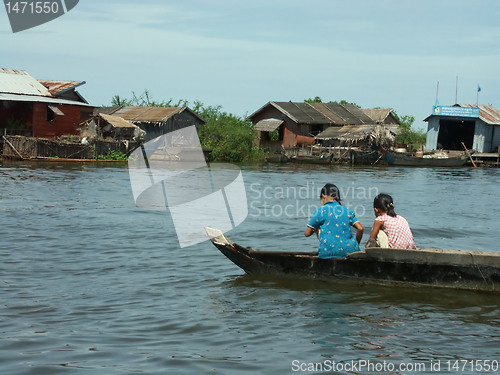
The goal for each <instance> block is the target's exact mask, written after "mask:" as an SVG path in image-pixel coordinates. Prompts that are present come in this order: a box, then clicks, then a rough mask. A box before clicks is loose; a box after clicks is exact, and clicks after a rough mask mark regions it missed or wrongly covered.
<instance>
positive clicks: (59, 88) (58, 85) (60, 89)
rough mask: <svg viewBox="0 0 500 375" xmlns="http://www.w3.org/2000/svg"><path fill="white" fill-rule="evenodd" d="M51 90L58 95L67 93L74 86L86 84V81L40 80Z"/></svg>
mask: <svg viewBox="0 0 500 375" xmlns="http://www.w3.org/2000/svg"><path fill="white" fill-rule="evenodd" d="M38 82H40V83H41V84H42V85H43V86H44V87H46V88H47V89H48V90H49V92H50V93H51V94H52V95H54V96H57V95H58V94H62V93H65V92H66V91H69V90H71V89H73V88H76V87H78V86H81V85H83V84H85V81H52V80H38Z"/></svg>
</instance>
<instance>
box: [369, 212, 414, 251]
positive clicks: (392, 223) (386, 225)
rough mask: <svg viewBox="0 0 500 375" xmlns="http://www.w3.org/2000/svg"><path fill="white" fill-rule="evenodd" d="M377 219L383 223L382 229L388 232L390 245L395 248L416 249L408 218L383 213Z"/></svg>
mask: <svg viewBox="0 0 500 375" xmlns="http://www.w3.org/2000/svg"><path fill="white" fill-rule="evenodd" d="M375 220H378V221H381V222H382V223H383V225H382V228H381V229H382V230H383V231H384V232H385V233H386V234H387V237H388V239H389V247H390V248H393V249H415V248H416V247H415V240H414V239H413V234H412V233H411V229H410V226H409V225H408V222H407V221H406V219H405V218H404V217H402V216H400V215H396V217H392V216H389V215H387V214H383V215H380V216H378V217H377V218H376V219H375Z"/></svg>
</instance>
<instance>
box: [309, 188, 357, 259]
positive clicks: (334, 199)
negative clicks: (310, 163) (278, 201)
mask: <svg viewBox="0 0 500 375" xmlns="http://www.w3.org/2000/svg"><path fill="white" fill-rule="evenodd" d="M320 198H321V207H319V208H318V209H317V210H316V211H315V212H314V214H313V216H312V218H311V220H310V221H309V224H308V225H307V229H306V232H305V236H306V237H309V236H311V235H312V234H313V233H315V232H317V231H319V236H318V237H319V242H320V245H319V251H318V258H344V257H345V256H347V254H350V253H354V252H356V251H360V249H359V243H360V242H361V238H362V237H363V231H364V229H363V226H362V225H361V223H360V222H359V220H358V219H357V218H356V214H355V213H354V211H352V210H350V209H348V208H346V207H344V206H342V205H341V204H340V194H339V189H338V188H337V186H335V185H333V184H326V185H325V186H324V187H323V189H321V195H320ZM351 226H353V227H354V228H356V238H355V237H354V236H353V234H352V233H351Z"/></svg>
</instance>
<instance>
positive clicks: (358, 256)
mask: <svg viewBox="0 0 500 375" xmlns="http://www.w3.org/2000/svg"><path fill="white" fill-rule="evenodd" d="M205 230H206V232H207V234H208V236H209V237H210V240H211V241H212V243H213V244H214V245H215V247H217V248H218V249H219V250H220V252H221V253H222V254H224V255H225V256H226V257H227V258H229V259H230V260H231V261H232V262H233V263H234V264H236V265H237V266H238V267H240V268H242V269H243V270H244V271H245V272H246V273H248V274H253V275H290V276H302V277H309V278H316V279H329V280H339V281H341V280H342V281H353V282H359V283H372V284H379V285H408V286H427V287H439V288H452V289H463V290H472V291H481V292H489V293H500V252H489V251H463V250H451V249H433V248H430V249H418V250H404V249H386V248H378V247H374V248H367V249H365V250H364V251H359V252H356V253H352V254H349V255H348V256H347V257H346V258H330V259H320V258H318V257H317V252H316V251H315V252H292V251H261V250H257V249H253V248H250V247H243V246H240V245H238V244H236V243H234V242H232V241H231V240H230V239H229V238H228V237H226V236H225V235H224V233H223V232H222V231H220V230H218V229H213V228H205Z"/></svg>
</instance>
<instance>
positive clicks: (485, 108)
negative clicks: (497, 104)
mask: <svg viewBox="0 0 500 375" xmlns="http://www.w3.org/2000/svg"><path fill="white" fill-rule="evenodd" d="M460 107H469V108H471V107H472V108H476V107H477V106H476V105H473V104H460ZM479 118H480V119H481V120H483V121H484V122H485V123H487V124H490V125H500V109H496V108H494V107H492V106H491V105H484V104H479Z"/></svg>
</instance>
